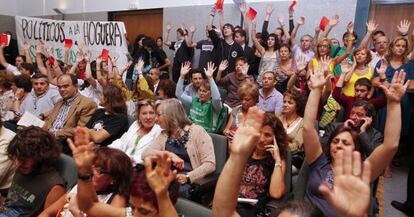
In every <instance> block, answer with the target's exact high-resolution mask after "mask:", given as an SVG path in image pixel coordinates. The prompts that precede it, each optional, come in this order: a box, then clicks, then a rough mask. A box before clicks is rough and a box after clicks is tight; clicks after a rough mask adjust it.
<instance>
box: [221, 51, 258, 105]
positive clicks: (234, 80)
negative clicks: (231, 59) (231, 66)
mask: <svg viewBox="0 0 414 217" xmlns="http://www.w3.org/2000/svg"><path fill="white" fill-rule="evenodd" d="M227 67H228V63H227V61H222V62H221V63H220V66H219V69H218V72H217V75H216V81H217V83H218V85H219V86H222V87H223V88H225V89H226V90H227V98H226V100H225V102H224V103H226V104H227V105H229V106H230V107H231V108H234V107H236V106H238V105H240V103H241V100H240V98H239V97H238V94H237V92H238V90H239V87H240V85H241V84H243V83H244V82H245V81H247V80H250V81H252V82H253V77H252V76H249V75H247V72H248V70H249V65H248V64H247V59H246V58H244V57H239V58H237V59H236V67H235V71H234V72H231V73H229V74H227V75H226V76H225V77H224V78H222V76H221V75H222V73H223V71H224V70H226V68H227Z"/></svg>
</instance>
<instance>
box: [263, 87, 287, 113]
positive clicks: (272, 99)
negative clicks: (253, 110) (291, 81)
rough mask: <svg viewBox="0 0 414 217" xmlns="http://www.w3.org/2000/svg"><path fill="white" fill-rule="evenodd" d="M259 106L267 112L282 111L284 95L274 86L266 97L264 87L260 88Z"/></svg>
mask: <svg viewBox="0 0 414 217" xmlns="http://www.w3.org/2000/svg"><path fill="white" fill-rule="evenodd" d="M257 106H258V107H259V108H260V109H262V110H263V111H265V112H278V113H279V112H282V110H283V95H282V94H281V93H280V92H279V91H277V90H276V88H273V91H272V93H271V94H270V95H269V96H268V97H265V96H264V95H263V88H262V89H260V90H259V103H257Z"/></svg>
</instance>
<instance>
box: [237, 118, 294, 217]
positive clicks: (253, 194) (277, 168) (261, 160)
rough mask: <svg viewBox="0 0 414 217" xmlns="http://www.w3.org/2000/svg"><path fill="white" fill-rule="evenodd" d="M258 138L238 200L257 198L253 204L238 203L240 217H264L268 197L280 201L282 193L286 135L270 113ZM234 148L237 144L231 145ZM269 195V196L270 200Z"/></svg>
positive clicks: (243, 178) (246, 169)
mask: <svg viewBox="0 0 414 217" xmlns="http://www.w3.org/2000/svg"><path fill="white" fill-rule="evenodd" d="M260 132H261V134H260V137H259V139H258V141H257V143H256V145H255V147H254V150H253V152H252V154H251V155H250V157H249V158H248V159H247V164H246V166H245V169H244V172H243V176H242V180H241V184H240V191H239V198H248V199H256V200H258V202H257V203H256V204H255V205H250V204H247V203H242V202H239V203H238V205H237V212H238V213H239V214H240V216H263V215H266V213H267V212H269V208H268V207H267V206H266V204H267V202H269V200H270V198H274V199H280V198H282V196H283V195H284V193H285V172H286V156H287V152H286V151H287V139H288V138H287V135H286V131H285V128H284V127H283V124H282V122H281V121H280V120H279V119H278V118H277V117H276V116H275V114H273V113H266V114H265V116H264V120H263V123H262V128H261V129H260ZM232 145H236V144H232ZM269 196H270V197H269Z"/></svg>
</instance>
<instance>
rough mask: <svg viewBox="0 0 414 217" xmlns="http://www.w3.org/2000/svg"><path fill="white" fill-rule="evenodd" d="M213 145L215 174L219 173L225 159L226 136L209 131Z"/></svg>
mask: <svg viewBox="0 0 414 217" xmlns="http://www.w3.org/2000/svg"><path fill="white" fill-rule="evenodd" d="M209 135H210V137H211V139H212V140H213V145H214V154H215V155H216V170H215V171H214V173H215V174H220V173H221V171H222V170H223V167H224V164H225V163H226V160H227V146H228V145H227V138H226V137H225V136H222V135H219V134H215V133H209Z"/></svg>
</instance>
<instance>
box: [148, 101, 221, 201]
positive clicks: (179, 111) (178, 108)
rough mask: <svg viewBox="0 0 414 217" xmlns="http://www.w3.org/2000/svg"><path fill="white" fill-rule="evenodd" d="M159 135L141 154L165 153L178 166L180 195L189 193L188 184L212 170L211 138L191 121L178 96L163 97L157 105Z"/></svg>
mask: <svg viewBox="0 0 414 217" xmlns="http://www.w3.org/2000/svg"><path fill="white" fill-rule="evenodd" d="M156 114H157V116H158V123H159V125H160V127H161V128H162V129H163V131H162V132H161V134H160V135H159V136H158V137H157V138H156V139H155V141H153V142H152V143H151V144H150V145H149V146H148V148H147V149H146V150H145V151H144V152H143V153H142V157H143V158H145V157H147V156H154V155H156V154H159V153H162V152H167V153H168V155H169V156H170V157H171V158H172V161H173V164H174V165H175V166H176V167H177V168H178V169H179V172H178V174H177V181H178V183H179V184H180V185H181V186H180V196H182V197H186V198H188V197H189V196H190V192H189V190H190V187H191V183H192V182H194V181H196V180H198V179H200V178H203V177H205V176H207V175H209V174H210V173H212V172H214V170H215V168H216V158H215V155H214V147H213V142H212V140H211V137H210V136H209V135H208V133H207V132H206V131H205V130H204V128H202V127H200V126H198V125H196V124H193V123H191V121H190V119H188V117H187V115H186V114H185V111H184V108H183V106H182V105H181V103H180V101H178V100H177V99H166V100H163V101H161V103H160V104H159V105H157V107H156Z"/></svg>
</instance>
